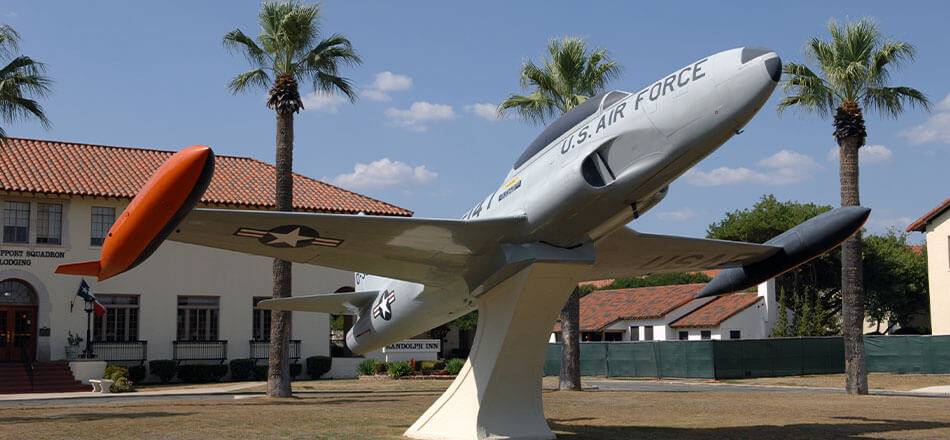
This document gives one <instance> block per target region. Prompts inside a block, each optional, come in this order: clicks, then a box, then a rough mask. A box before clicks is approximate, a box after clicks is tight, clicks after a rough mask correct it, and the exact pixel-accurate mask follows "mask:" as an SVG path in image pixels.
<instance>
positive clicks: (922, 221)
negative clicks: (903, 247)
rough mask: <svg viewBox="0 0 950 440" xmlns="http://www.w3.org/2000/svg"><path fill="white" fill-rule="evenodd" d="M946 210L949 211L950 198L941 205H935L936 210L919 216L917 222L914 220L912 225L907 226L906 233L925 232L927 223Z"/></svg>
mask: <svg viewBox="0 0 950 440" xmlns="http://www.w3.org/2000/svg"><path fill="white" fill-rule="evenodd" d="M947 209H950V198H948V199H946V200H944V201H943V203H941V204H939V205H937V207H936V208H933V209H931V210H930V211H927V213H926V214H924V215H922V216H920V218H918V219H917V220H914V222H913V223H911V224H909V225H907V229H906V230H907V232H927V223H930V221H931V220H933V218H934V217H936V216H938V215H940V214H941V213H943V212H944V211H946V210H947Z"/></svg>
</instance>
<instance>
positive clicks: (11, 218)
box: [3, 202, 30, 243]
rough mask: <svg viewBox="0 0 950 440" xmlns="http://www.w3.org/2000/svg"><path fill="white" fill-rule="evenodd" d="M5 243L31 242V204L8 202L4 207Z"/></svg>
mask: <svg viewBox="0 0 950 440" xmlns="http://www.w3.org/2000/svg"><path fill="white" fill-rule="evenodd" d="M3 242H4V243H29V242H30V204H29V202H6V203H5V204H4V205H3Z"/></svg>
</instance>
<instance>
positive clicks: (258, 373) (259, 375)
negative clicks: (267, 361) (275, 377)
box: [254, 365, 267, 380]
mask: <svg viewBox="0 0 950 440" xmlns="http://www.w3.org/2000/svg"><path fill="white" fill-rule="evenodd" d="M254 380H267V365H255V366H254Z"/></svg>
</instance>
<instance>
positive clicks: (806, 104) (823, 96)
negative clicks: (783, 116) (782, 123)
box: [778, 63, 836, 116]
mask: <svg viewBox="0 0 950 440" xmlns="http://www.w3.org/2000/svg"><path fill="white" fill-rule="evenodd" d="M782 71H783V73H785V78H787V79H786V80H784V81H783V84H782V88H783V89H784V90H785V95H786V96H785V99H783V100H782V101H781V102H779V105H778V110H779V112H780V113H781V112H783V111H785V110H786V109H789V108H791V107H795V108H797V109H798V110H801V111H803V112H806V113H817V114H818V115H821V116H826V115H829V114H831V112H832V111H834V109H835V107H836V100H835V98H836V96H835V92H834V91H833V90H832V89H831V88H830V87H828V84H827V83H826V82H825V81H824V80H823V79H821V78H820V77H818V75H816V74H815V72H813V71H812V70H811V69H809V68H808V66H806V65H804V64H797V63H787V64H786V65H785V66H784V67H783V68H782Z"/></svg>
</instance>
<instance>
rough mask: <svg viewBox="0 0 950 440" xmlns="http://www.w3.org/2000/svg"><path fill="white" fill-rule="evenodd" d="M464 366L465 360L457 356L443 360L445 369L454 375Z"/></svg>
mask: <svg viewBox="0 0 950 440" xmlns="http://www.w3.org/2000/svg"><path fill="white" fill-rule="evenodd" d="M464 366H465V360H463V359H459V358H455V359H449V360H448V361H446V362H445V371H447V372H448V373H449V374H451V375H453V376H455V375H457V374H459V371H462V367H464Z"/></svg>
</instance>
